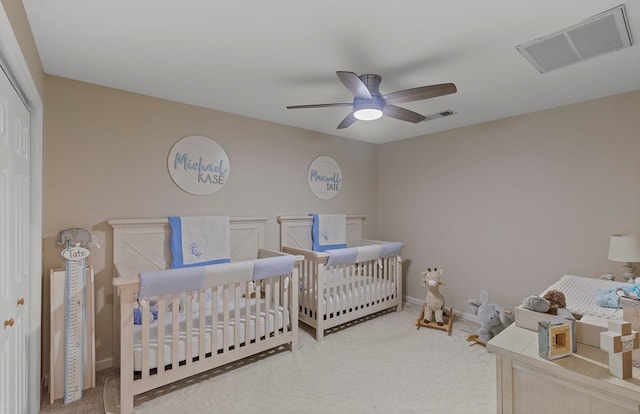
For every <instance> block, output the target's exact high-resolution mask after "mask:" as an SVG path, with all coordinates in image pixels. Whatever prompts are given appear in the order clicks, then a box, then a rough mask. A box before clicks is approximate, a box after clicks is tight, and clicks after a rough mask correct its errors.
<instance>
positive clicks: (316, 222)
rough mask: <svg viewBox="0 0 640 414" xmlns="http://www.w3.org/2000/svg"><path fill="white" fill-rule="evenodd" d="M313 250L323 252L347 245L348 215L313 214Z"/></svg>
mask: <svg viewBox="0 0 640 414" xmlns="http://www.w3.org/2000/svg"><path fill="white" fill-rule="evenodd" d="M311 216H313V225H312V227H311V239H312V241H313V247H312V250H313V251H316V252H323V251H325V250H329V249H343V248H345V247H347V217H346V216H345V215H344V214H311Z"/></svg>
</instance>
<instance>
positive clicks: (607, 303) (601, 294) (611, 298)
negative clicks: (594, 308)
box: [596, 285, 640, 309]
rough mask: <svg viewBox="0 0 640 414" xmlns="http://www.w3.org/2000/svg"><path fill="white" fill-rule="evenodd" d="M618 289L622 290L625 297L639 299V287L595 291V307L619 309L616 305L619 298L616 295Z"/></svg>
mask: <svg viewBox="0 0 640 414" xmlns="http://www.w3.org/2000/svg"><path fill="white" fill-rule="evenodd" d="M618 289H622V290H623V291H624V292H625V294H626V295H627V296H635V297H640V286H638V285H631V286H629V287H626V286H625V287H619V288H615V289H606V290H605V289H596V305H598V306H601V307H603V308H615V309H617V308H619V307H620V305H619V304H618V299H619V298H620V295H618V293H617V291H618Z"/></svg>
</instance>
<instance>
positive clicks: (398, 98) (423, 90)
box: [383, 83, 458, 104]
mask: <svg viewBox="0 0 640 414" xmlns="http://www.w3.org/2000/svg"><path fill="white" fill-rule="evenodd" d="M457 91H458V89H457V88H456V85H454V84H453V83H441V84H438V85H429V86H421V87H418V88H412V89H405V90H403V91H398V92H392V93H389V94H387V95H384V96H383V98H384V101H385V102H386V103H392V104H394V103H403V102H412V101H420V100H422V99H429V98H435V97H436V96H442V95H449V94H451V93H456V92H457Z"/></svg>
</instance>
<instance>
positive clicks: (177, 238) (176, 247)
mask: <svg viewBox="0 0 640 414" xmlns="http://www.w3.org/2000/svg"><path fill="white" fill-rule="evenodd" d="M169 225H170V226H171V238H170V239H169V247H170V248H171V268H172V269H177V268H180V267H182V266H183V263H184V259H183V258H182V225H181V221H180V217H176V216H171V217H169Z"/></svg>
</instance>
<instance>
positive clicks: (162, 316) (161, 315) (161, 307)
mask: <svg viewBox="0 0 640 414" xmlns="http://www.w3.org/2000/svg"><path fill="white" fill-rule="evenodd" d="M157 303H158V322H157V323H158V350H157V354H158V360H157V362H156V366H157V367H158V371H157V372H158V375H162V372H164V369H165V359H164V358H165V357H164V343H165V337H164V336H165V330H164V326H165V323H166V320H167V314H166V306H167V301H166V300H165V297H164V296H159V297H158V302H157Z"/></svg>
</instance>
